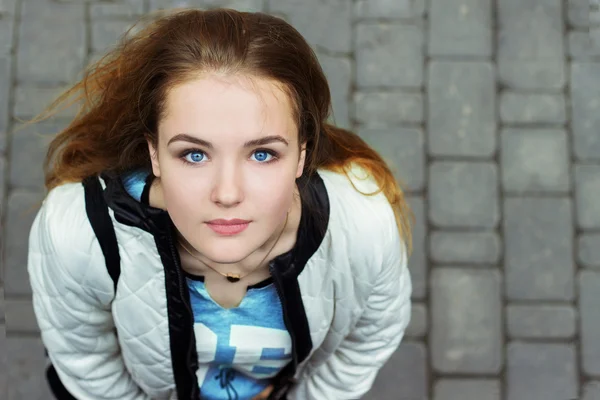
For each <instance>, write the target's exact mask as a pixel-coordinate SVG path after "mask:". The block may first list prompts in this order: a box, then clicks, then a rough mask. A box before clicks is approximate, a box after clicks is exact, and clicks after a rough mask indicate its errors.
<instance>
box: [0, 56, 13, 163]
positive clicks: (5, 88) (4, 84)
mask: <svg viewBox="0 0 600 400" xmlns="http://www.w3.org/2000/svg"><path fill="white" fill-rule="evenodd" d="M11 61H12V60H11V59H10V58H9V57H6V56H2V55H0V153H4V151H5V150H6V135H7V132H8V124H9V121H10V117H9V109H8V107H9V101H8V99H9V97H8V95H9V93H10V82H11V79H10V78H11Z"/></svg>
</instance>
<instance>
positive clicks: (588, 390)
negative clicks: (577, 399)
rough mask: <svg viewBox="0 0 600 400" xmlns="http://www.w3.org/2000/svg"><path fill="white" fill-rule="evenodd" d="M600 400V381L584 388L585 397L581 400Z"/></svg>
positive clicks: (589, 383) (590, 383)
mask: <svg viewBox="0 0 600 400" xmlns="http://www.w3.org/2000/svg"><path fill="white" fill-rule="evenodd" d="M597 399H600V381H590V382H587V383H586V384H585V385H584V386H583V397H582V398H581V400H597Z"/></svg>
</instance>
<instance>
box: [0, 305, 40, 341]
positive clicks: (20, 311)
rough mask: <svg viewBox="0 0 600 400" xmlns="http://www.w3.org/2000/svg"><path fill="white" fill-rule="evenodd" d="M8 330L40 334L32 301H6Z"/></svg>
mask: <svg viewBox="0 0 600 400" xmlns="http://www.w3.org/2000/svg"><path fill="white" fill-rule="evenodd" d="M5 325H6V330H7V332H8V333H9V334H11V333H12V332H18V333H23V332H27V333H32V334H38V333H39V330H40V329H39V327H38V324H37V320H36V319H35V314H34V312H33V304H32V302H31V299H23V298H19V299H13V298H8V299H6V324H5Z"/></svg>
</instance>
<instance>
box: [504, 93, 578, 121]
mask: <svg viewBox="0 0 600 400" xmlns="http://www.w3.org/2000/svg"><path fill="white" fill-rule="evenodd" d="M566 107H567V106H566V103H565V97H564V95H562V94H535V93H515V92H507V91H505V92H502V93H501V95H500V117H501V119H502V122H504V123H509V124H510V123H549V124H564V123H565V122H567V115H566Z"/></svg>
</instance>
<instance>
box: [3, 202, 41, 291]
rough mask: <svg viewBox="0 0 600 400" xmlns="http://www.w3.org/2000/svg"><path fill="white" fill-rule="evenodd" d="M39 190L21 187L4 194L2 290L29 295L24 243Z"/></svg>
mask: <svg viewBox="0 0 600 400" xmlns="http://www.w3.org/2000/svg"><path fill="white" fill-rule="evenodd" d="M42 198H43V196H42V194H41V193H40V192H38V193H34V192H28V191H22V190H13V191H11V193H10V195H9V197H8V209H7V216H6V220H5V222H6V225H5V226H4V230H5V231H4V233H3V235H2V236H3V237H4V238H6V243H5V244H4V245H5V248H4V262H5V263H6V265H5V267H4V268H5V269H4V282H5V284H6V287H5V289H4V290H5V293H6V295H7V296H11V295H29V294H30V293H31V287H30V285H29V277H28V275H27V243H28V239H29V230H30V229H31V224H32V223H33V219H34V218H35V215H36V213H37V210H38V209H39V206H40V205H41V201H42Z"/></svg>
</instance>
